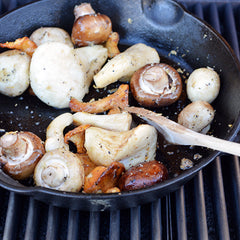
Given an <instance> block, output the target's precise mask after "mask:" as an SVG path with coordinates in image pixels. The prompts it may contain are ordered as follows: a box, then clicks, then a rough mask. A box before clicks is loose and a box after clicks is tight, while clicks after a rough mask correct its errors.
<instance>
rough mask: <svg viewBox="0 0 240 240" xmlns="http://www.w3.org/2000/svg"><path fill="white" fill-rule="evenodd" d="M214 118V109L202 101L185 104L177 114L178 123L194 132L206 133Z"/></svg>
mask: <svg viewBox="0 0 240 240" xmlns="http://www.w3.org/2000/svg"><path fill="white" fill-rule="evenodd" d="M213 118H214V109H213V107H212V106H211V105H210V104H209V103H208V102H204V101H195V102H192V103H190V104H189V105H187V106H186V107H185V108H184V109H183V110H182V111H181V112H180V113H179V115H178V123H179V124H181V125H183V126H184V127H187V128H189V129H191V130H193V131H196V132H202V133H207V132H208V130H209V129H210V124H211V122H212V120H213Z"/></svg>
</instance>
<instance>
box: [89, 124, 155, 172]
mask: <svg viewBox="0 0 240 240" xmlns="http://www.w3.org/2000/svg"><path fill="white" fill-rule="evenodd" d="M156 144H157V132H156V129H155V128H154V127H152V126H150V125H147V124H142V125H139V126H137V127H136V128H134V129H131V130H129V131H124V132H116V131H109V130H105V129H102V128H98V127H90V128H88V129H87V130H86V132H85V144H84V146H85V148H86V150H87V154H88V155H89V158H90V159H91V160H92V161H93V162H94V163H95V164H97V165H103V166H109V165H110V164H111V163H112V162H114V161H120V162H121V163H123V164H124V166H125V168H126V169H128V168H130V167H131V166H134V165H136V164H138V163H141V162H144V161H151V160H153V159H154V158H155V155H156Z"/></svg>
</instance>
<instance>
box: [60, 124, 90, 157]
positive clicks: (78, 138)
mask: <svg viewBox="0 0 240 240" xmlns="http://www.w3.org/2000/svg"><path fill="white" fill-rule="evenodd" d="M90 126H91V125H90V124H85V125H80V126H78V127H76V128H74V129H73V130H71V131H69V132H68V133H67V134H66V135H65V136H64V142H65V143H66V144H68V143H69V141H70V142H72V143H74V144H75V146H76V148H77V153H85V152H86V150H85V148H84V141H85V131H86V129H87V128H89V127H90Z"/></svg>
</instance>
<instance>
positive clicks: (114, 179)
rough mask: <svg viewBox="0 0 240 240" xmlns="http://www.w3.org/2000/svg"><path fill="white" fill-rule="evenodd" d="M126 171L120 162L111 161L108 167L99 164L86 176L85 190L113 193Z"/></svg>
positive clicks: (86, 191) (88, 191)
mask: <svg viewBox="0 0 240 240" xmlns="http://www.w3.org/2000/svg"><path fill="white" fill-rule="evenodd" d="M124 171H125V168H124V166H123V164H122V163H119V162H113V163H111V164H110V165H109V167H108V168H106V167H103V166H98V167H96V168H95V169H93V170H92V171H91V172H90V173H89V174H88V175H87V176H86V177H85V182H84V188H83V191H84V192H85V193H102V192H103V193H107V192H108V193H113V188H115V187H116V186H117V184H118V181H119V178H120V177H121V175H122V173H123V172H124Z"/></svg>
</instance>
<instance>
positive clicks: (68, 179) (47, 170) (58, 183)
mask: <svg viewBox="0 0 240 240" xmlns="http://www.w3.org/2000/svg"><path fill="white" fill-rule="evenodd" d="M34 181H35V184H36V185H37V186H41V187H46V188H51V189H56V190H60V191H67V192H79V191H80V190H81V188H82V186H83V184H84V168H83V166H82V163H81V161H80V159H79V158H78V157H77V156H76V155H75V154H74V153H72V152H70V151H66V150H63V149H56V150H53V151H49V152H47V153H46V154H45V155H44V156H43V157H42V159H41V160H40V161H39V163H38V164H37V166H36V168H35V171H34Z"/></svg>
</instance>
